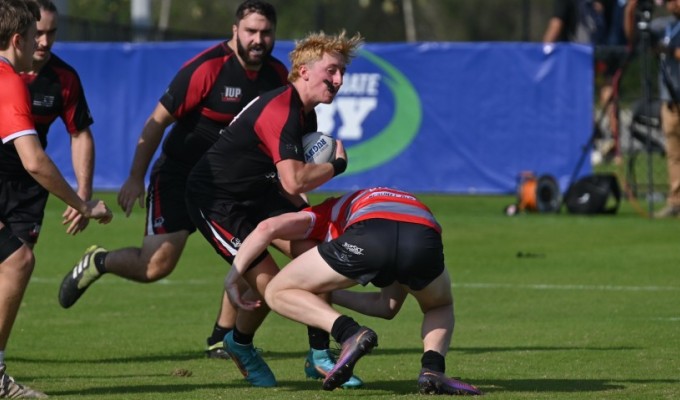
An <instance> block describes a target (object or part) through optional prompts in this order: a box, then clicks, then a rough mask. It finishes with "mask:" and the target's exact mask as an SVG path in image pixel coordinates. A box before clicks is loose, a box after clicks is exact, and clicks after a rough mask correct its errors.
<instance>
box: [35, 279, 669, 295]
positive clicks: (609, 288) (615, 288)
mask: <svg viewBox="0 0 680 400" xmlns="http://www.w3.org/2000/svg"><path fill="white" fill-rule="evenodd" d="M31 282H32V283H40V284H43V283H45V284H58V283H61V281H60V280H57V279H53V278H42V277H39V276H34V277H32V278H31ZM120 282H130V281H128V280H125V279H123V278H118V277H114V278H113V279H103V280H100V281H99V282H97V283H96V284H97V285H100V284H102V283H103V284H116V283H120ZM221 282H222V279H221V278H220V279H215V280H211V279H188V280H183V279H162V280H160V281H158V282H155V283H154V284H156V285H159V284H160V285H191V286H200V285H211V286H212V285H215V284H216V283H217V284H220V283H221ZM451 286H452V287H454V288H461V289H529V290H574V291H579V290H589V291H602V292H678V291H680V287H677V286H619V285H555V284H547V283H538V284H514V283H453V284H452V285H451Z"/></svg>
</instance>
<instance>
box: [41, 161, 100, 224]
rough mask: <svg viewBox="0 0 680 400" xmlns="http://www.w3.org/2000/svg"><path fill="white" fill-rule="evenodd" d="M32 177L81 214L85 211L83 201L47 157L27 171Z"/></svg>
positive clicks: (85, 207)
mask: <svg viewBox="0 0 680 400" xmlns="http://www.w3.org/2000/svg"><path fill="white" fill-rule="evenodd" d="M29 173H30V174H31V176H32V177H33V179H35V180H36V182H38V183H39V184H40V185H41V186H42V187H44V188H45V189H47V190H48V191H49V192H50V193H52V194H53V195H55V196H57V197H58V198H59V199H61V200H62V201H63V202H64V203H66V204H67V205H69V206H71V207H73V208H74V209H75V210H77V211H78V212H80V213H81V214H83V213H85V212H86V211H87V206H86V204H85V201H84V200H83V199H81V198H80V197H79V196H78V194H77V193H76V192H75V191H74V190H73V188H72V187H71V186H70V185H69V184H68V182H66V180H65V179H64V177H63V176H62V175H61V173H60V172H59V170H58V169H57V166H56V165H54V163H53V162H52V160H51V159H50V158H49V157H44V159H42V160H41V161H40V162H39V166H38V167H37V168H33V169H31V170H30V171H29Z"/></svg>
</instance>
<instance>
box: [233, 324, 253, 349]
mask: <svg viewBox="0 0 680 400" xmlns="http://www.w3.org/2000/svg"><path fill="white" fill-rule="evenodd" d="M233 332H234V342H236V343H238V344H242V345H244V346H245V345H249V344H252V343H253V338H254V337H255V334H254V333H253V334H247V333H243V332H240V331H239V330H238V329H236V327H234V329H233Z"/></svg>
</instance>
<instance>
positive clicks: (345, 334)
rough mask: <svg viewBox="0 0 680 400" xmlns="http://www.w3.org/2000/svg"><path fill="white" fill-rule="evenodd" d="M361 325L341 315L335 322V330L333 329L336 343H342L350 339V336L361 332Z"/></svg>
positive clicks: (332, 332) (332, 333)
mask: <svg viewBox="0 0 680 400" xmlns="http://www.w3.org/2000/svg"><path fill="white" fill-rule="evenodd" d="M359 328H361V327H360V326H359V324H357V323H356V321H355V320H353V319H352V318H351V317H348V316H346V315H341V316H339V317H338V319H336V320H335V322H333V328H332V329H331V335H332V336H333V339H335V341H336V342H338V343H340V344H341V345H342V343H343V342H344V341H345V340H347V339H349V338H350V336H352V335H354V334H355V333H357V332H358V331H359Z"/></svg>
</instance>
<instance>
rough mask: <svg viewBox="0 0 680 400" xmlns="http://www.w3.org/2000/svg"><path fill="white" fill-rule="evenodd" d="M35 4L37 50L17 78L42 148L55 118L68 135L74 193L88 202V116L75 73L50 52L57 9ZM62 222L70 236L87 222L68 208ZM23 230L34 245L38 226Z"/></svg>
mask: <svg viewBox="0 0 680 400" xmlns="http://www.w3.org/2000/svg"><path fill="white" fill-rule="evenodd" d="M36 2H37V3H38V5H39V6H40V21H38V34H37V36H36V41H37V48H36V50H35V53H34V54H33V66H32V67H31V68H30V69H29V70H28V71H24V72H21V73H20V74H21V77H22V79H23V80H24V82H26V83H27V84H28V91H29V92H30V93H31V100H32V102H31V114H32V115H33V121H34V123H35V128H36V130H37V131H38V137H39V138H40V142H41V143H42V144H43V147H47V132H48V130H49V128H50V125H52V123H53V122H54V121H55V120H56V119H57V118H58V117H59V118H61V120H62V121H63V122H64V125H65V126H66V130H67V131H68V132H69V134H70V135H71V157H72V160H73V170H74V172H75V177H76V182H77V184H78V189H77V193H78V195H79V196H80V198H81V199H83V200H89V199H91V198H92V177H93V170H94V140H93V138H92V132H91V131H90V125H92V123H93V120H92V115H91V114H90V109H89V107H88V105H87V100H86V99H85V93H84V91H83V87H82V85H81V83H80V78H79V77H78V73H77V72H76V71H75V69H73V67H71V66H70V65H68V64H66V63H65V62H64V61H63V60H62V59H60V58H59V57H57V56H56V55H55V54H53V53H52V51H51V50H52V45H53V44H54V42H55V39H56V33H57V20H58V15H57V8H56V6H55V5H54V3H52V1H51V0H36ZM43 192H44V196H45V200H47V191H45V190H44V189H43ZM64 218H67V219H69V220H72V221H73V222H72V223H71V224H70V225H69V226H68V227H67V229H66V232H67V233H69V234H72V235H75V234H77V233H78V232H81V231H82V230H84V229H85V228H86V227H87V223H88V221H89V220H88V219H87V218H81V216H80V215H79V214H78V212H77V211H76V210H74V209H73V208H72V207H68V208H67V209H66V211H65V212H64ZM27 228H30V229H31V230H30V232H27V233H26V234H25V238H24V237H22V239H24V240H25V241H27V240H30V241H32V242H33V243H35V241H37V239H38V233H39V232H40V225H39V224H37V225H36V226H34V227H27ZM15 233H16V232H15Z"/></svg>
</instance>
